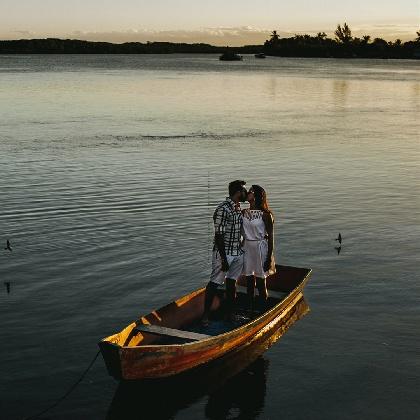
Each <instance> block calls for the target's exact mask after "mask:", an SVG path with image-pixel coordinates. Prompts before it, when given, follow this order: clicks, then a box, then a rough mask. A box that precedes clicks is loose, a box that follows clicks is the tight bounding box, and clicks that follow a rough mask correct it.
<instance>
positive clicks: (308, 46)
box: [0, 23, 420, 59]
mask: <svg viewBox="0 0 420 420" xmlns="http://www.w3.org/2000/svg"><path fill="white" fill-rule="evenodd" d="M334 34H335V38H334V39H331V38H328V37H327V34H326V33H325V32H319V33H318V34H317V35H314V36H311V35H295V36H292V37H290V38H281V37H280V36H279V35H278V33H277V31H273V32H272V33H271V35H270V39H268V40H267V41H266V42H265V43H264V45H245V46H243V47H232V48H230V50H229V51H231V52H232V53H237V54H255V53H261V52H264V53H265V54H266V55H272V56H281V57H338V58H356V57H358V58H359V57H360V58H417V59H420V31H418V32H417V33H416V34H417V37H416V38H415V39H414V40H413V41H408V42H405V43H403V42H402V41H401V40H400V39H397V40H395V41H390V42H387V41H385V40H384V39H382V38H375V39H373V41H372V40H371V37H370V35H364V36H363V37H361V38H358V37H353V35H352V32H351V29H350V27H349V26H348V25H347V23H344V24H343V25H338V26H337V28H336V30H335V32H334ZM226 50H227V48H226V47H217V46H214V45H209V44H202V43H200V44H186V43H172V42H147V43H141V42H126V43H124V44H112V43H109V42H90V41H81V40H74V39H57V38H47V39H21V40H14V41H0V54H169V53H202V54H208V53H218V54H220V53H223V52H225V51H226Z"/></svg>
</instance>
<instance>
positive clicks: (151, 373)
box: [99, 266, 311, 380]
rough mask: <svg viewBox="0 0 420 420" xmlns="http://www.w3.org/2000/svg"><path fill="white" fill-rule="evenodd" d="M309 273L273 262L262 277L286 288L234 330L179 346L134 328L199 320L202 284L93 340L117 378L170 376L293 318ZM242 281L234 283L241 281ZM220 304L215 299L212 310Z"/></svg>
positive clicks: (277, 287)
mask: <svg viewBox="0 0 420 420" xmlns="http://www.w3.org/2000/svg"><path fill="white" fill-rule="evenodd" d="M310 274H311V270H310V269H304V268H295V267H287V266H277V272H276V274H274V275H272V276H270V277H268V278H267V288H268V292H269V294H270V291H272V292H287V295H285V297H284V298H283V299H281V300H280V299H279V301H278V303H276V304H275V305H274V306H273V307H271V308H270V309H269V310H267V311H266V312H264V313H262V314H261V315H260V316H258V317H257V318H255V319H253V320H252V321H250V322H248V323H247V324H244V325H242V326H240V327H238V328H236V329H234V330H231V331H228V332H225V333H223V334H219V335H216V336H212V337H210V338H207V339H203V340H199V341H193V342H187V343H182V344H153V343H154V342H156V341H157V339H158V338H157V337H156V335H154V334H150V333H146V332H143V333H140V332H138V331H136V330H135V328H136V326H137V325H140V324H153V325H161V326H165V327H169V328H177V329H182V328H187V326H188V325H189V324H191V323H192V322H194V321H196V320H197V319H199V318H200V317H201V315H202V313H203V307H204V291H205V289H204V288H201V289H199V290H196V291H194V292H192V293H190V294H188V295H186V296H184V297H182V298H180V299H178V300H176V301H174V302H171V303H170V304H168V305H166V306H164V307H162V308H161V309H158V310H156V311H153V312H151V313H150V314H148V315H146V316H144V317H142V318H141V319H140V320H138V321H137V322H133V323H132V324H130V325H128V326H127V327H126V328H124V329H123V330H122V331H121V332H119V333H117V334H114V335H112V336H109V337H107V338H105V339H103V340H102V341H101V342H100V343H99V347H100V349H101V352H102V355H103V358H104V360H105V363H106V366H107V369H108V372H109V373H110V375H112V376H113V377H115V378H117V379H128V380H130V379H143V378H159V377H167V376H171V375H176V374H179V373H181V372H185V371H187V370H189V369H192V368H194V367H196V366H199V365H203V364H205V363H208V362H210V361H212V360H215V359H217V358H219V357H222V356H224V355H226V354H228V353H229V352H231V351H233V350H237V349H240V348H243V347H246V346H248V345H250V344H251V343H253V342H254V341H256V340H260V339H263V338H264V336H265V335H270V334H272V333H273V330H274V329H280V330H281V326H282V324H284V325H286V324H287V321H288V320H289V318H290V317H291V316H293V310H294V308H295V307H296V305H297V304H298V302H300V301H301V300H302V299H303V295H302V290H303V287H304V286H305V284H306V282H307V281H308V279H309V276H310ZM244 282H245V280H244V279H241V280H240V281H239V284H240V285H244V284H245V283H244ZM219 306H220V299H215V302H214V303H213V308H212V309H213V310H216V309H217V308H218V307H219Z"/></svg>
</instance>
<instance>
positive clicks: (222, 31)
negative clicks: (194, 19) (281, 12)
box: [70, 26, 290, 46]
mask: <svg viewBox="0 0 420 420" xmlns="http://www.w3.org/2000/svg"><path fill="white" fill-rule="evenodd" d="M270 32H271V31H270V30H267V29H259V28H254V27H251V26H241V27H216V28H202V29H196V30H182V29H179V30H160V31H156V30H148V29H127V30H125V31H112V32H90V31H85V32H83V31H75V32H73V33H71V34H70V35H71V36H72V37H77V38H80V39H86V40H89V41H107V42H116V43H122V42H136V41H137V42H146V41H151V42H159V41H161V42H163V41H169V42H186V43H193V42H203V43H207V44H213V45H232V46H234V45H235V46H239V45H249V44H262V43H264V41H265V40H266V39H268V38H269V36H270ZM283 35H284V36H286V35H287V36H290V34H286V33H283Z"/></svg>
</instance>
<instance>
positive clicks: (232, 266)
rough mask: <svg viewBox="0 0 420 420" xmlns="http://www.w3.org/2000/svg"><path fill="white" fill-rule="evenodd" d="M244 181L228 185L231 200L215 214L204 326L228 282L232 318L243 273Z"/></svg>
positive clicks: (219, 207) (225, 202) (229, 308)
mask: <svg viewBox="0 0 420 420" xmlns="http://www.w3.org/2000/svg"><path fill="white" fill-rule="evenodd" d="M245 184H246V182H245V181H240V180H237V181H232V182H231V183H230V184H229V197H226V200H225V201H223V202H222V203H220V204H219V205H218V206H217V207H216V210H215V211H214V214H213V222H214V247H213V254H212V270H211V275H210V281H209V282H208V284H207V287H206V294H205V301H204V314H203V323H204V324H206V323H208V320H209V314H210V309H211V305H212V303H213V299H214V297H215V296H216V293H217V288H218V287H219V285H223V284H224V283H225V282H226V297H227V301H228V302H227V303H228V311H229V316H231V315H232V310H233V304H234V301H235V297H236V281H237V280H238V278H239V277H240V276H241V274H242V268H243V250H242V237H241V229H242V213H241V207H240V204H239V203H240V202H244V201H245V200H246V198H247V191H246V188H245V187H244V185H245Z"/></svg>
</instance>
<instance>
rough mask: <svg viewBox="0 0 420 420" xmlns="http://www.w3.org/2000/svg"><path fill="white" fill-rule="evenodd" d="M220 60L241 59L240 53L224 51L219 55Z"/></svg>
mask: <svg viewBox="0 0 420 420" xmlns="http://www.w3.org/2000/svg"><path fill="white" fill-rule="evenodd" d="M219 60H221V61H242V60H243V57H242V55H239V54H236V53H234V52H230V51H226V52H224V53H223V54H222V55H221V56H220V57H219Z"/></svg>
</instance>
